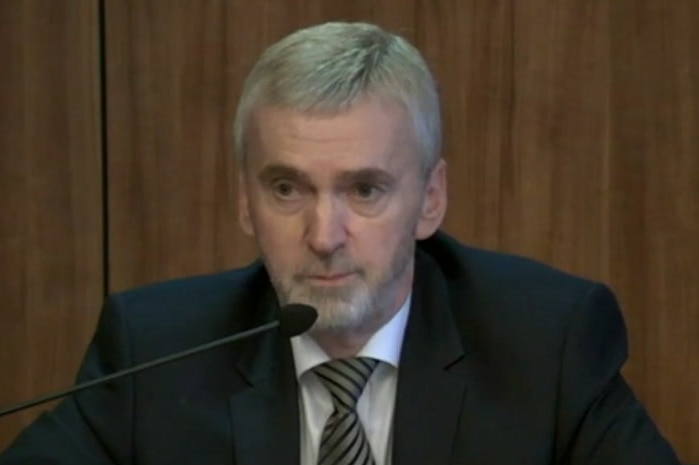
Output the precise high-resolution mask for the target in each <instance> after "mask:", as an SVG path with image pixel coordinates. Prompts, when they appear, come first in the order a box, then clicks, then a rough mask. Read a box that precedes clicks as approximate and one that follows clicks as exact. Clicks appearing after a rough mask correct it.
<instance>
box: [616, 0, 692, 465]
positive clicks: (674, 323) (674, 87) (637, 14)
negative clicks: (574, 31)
mask: <svg viewBox="0 0 699 465" xmlns="http://www.w3.org/2000/svg"><path fill="white" fill-rule="evenodd" d="M610 17H611V24H610V25H611V28H610V30H611V53H612V57H613V59H612V62H611V63H612V82H611V89H612V92H611V101H610V109H611V118H610V123H609V134H610V149H611V153H612V156H611V157H610V160H609V209H610V216H611V218H612V220H611V221H610V238H611V244H610V256H609V269H610V276H611V278H612V282H614V283H616V284H617V285H618V286H617V287H618V288H619V291H620V296H621V298H622V301H623V302H624V303H625V304H626V308H627V313H628V317H629V318H628V319H629V323H630V331H631V347H632V362H631V364H630V366H629V376H630V378H631V379H632V380H633V381H634V385H635V386H636V387H637V389H638V392H639V395H640V396H641V397H642V398H644V399H645V400H646V403H647V405H648V408H649V410H650V411H651V412H652V413H653V414H654V415H655V417H656V418H657V419H658V421H659V423H660V424H661V425H662V427H663V429H664V431H666V432H667V434H668V436H669V437H670V438H671V439H672V440H673V442H674V443H675V444H676V445H677V447H678V449H679V450H680V452H681V453H682V454H683V458H684V459H685V460H686V461H688V462H692V463H696V462H699V442H697V431H699V388H697V386H699V337H697V336H698V335H699V240H698V238H699V66H698V65H697V60H696V58H697V56H699V4H697V2H694V1H692V0H680V1H676V2H672V3H665V2H657V1H650V0H643V1H638V2H637V1H621V2H614V4H613V7H611V16H610Z"/></svg>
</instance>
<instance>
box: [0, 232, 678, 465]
mask: <svg viewBox="0 0 699 465" xmlns="http://www.w3.org/2000/svg"><path fill="white" fill-rule="evenodd" d="M412 302H413V303H412V309H411V313H410V318H409V322H408V326H407V329H406V335H405V340H404V346H403V351H402V357H401V364H400V371H399V382H398V390H397V398H396V409H395V418H394V443H393V450H394V452H393V458H394V464H395V465H404V464H425V465H447V464H469V465H471V464H479V465H504V464H508V465H509V464H517V465H544V464H571V465H572V464H587V465H593V464H596V465H622V464H624V465H642V464H648V465H650V464H653V465H671V464H677V463H678V462H677V458H676V457H675V455H674V453H673V451H672V449H671V447H670V446H669V445H668V443H667V442H666V441H665V440H664V439H663V437H662V436H661V435H660V434H659V432H658V431H657V430H656V427H655V426H654V424H653V422H652V421H651V420H650V419H649V418H648V416H647V414H646V412H645V411H644V409H643V407H642V406H641V405H640V404H639V402H638V401H637V400H636V398H635V397H634V395H633V393H632V392H631V390H630V389H629V387H628V386H627V384H626V383H625V382H624V380H623V379H622V377H621V376H620V374H619V370H620V368H621V366H622V364H623V363H624V361H625V359H626V357H627V341H626V333H625V327H624V323H623V320H622V316H621V314H620V311H619V309H618V306H617V303H616V301H615V299H614V297H613V295H612V293H611V292H610V291H609V290H608V289H607V288H606V287H604V286H603V285H600V284H597V283H592V282H589V281H586V280H583V279H580V278H576V277H573V276H570V275H567V274H565V273H562V272H559V271H555V270H553V269H551V268H549V267H547V266H545V265H542V264H539V263H535V262H533V261H530V260H527V259H523V258H518V257H514V256H507V255H502V254H496V253H492V252H486V251H481V250H477V249H473V248H468V247H465V246H462V245H460V244H458V243H457V242H456V241H455V240H453V239H452V238H450V237H448V236H446V235H445V234H442V233H438V234H437V235H435V236H434V237H432V238H430V239H429V240H426V241H422V242H420V243H419V249H418V252H417V254H416V275H415V285H414V290H413V299H412ZM276 311H277V304H276V299H275V297H274V294H273V292H272V289H271V287H270V284H269V281H268V277H267V275H266V273H265V270H264V268H263V267H262V266H261V265H260V264H259V263H255V264H253V265H251V266H249V267H246V268H244V269H240V270H236V271H231V272H227V273H221V274H215V275H211V276H203V277H194V278H187V279H181V280H175V281H170V282H165V283H160V284H155V285H151V286H147V287H144V288H141V289H137V290H132V291H128V292H124V293H120V294H116V295H113V296H111V297H110V298H109V299H107V302H106V304H105V307H104V309H103V312H102V314H101V318H100V322H99V325H98V329H97V331H96V334H95V337H94V341H93V342H92V344H91V345H90V347H89V350H88V352H87V355H86V358H85V360H84V364H83V365H82V368H81V370H80V373H79V380H80V381H83V380H87V379H91V378H94V377H97V376H101V375H104V374H106V373H109V372H112V371H114V370H119V369H123V368H125V367H128V366H131V365H134V364H137V363H142V362H145V361H148V360H151V359H154V358H156V357H160V356H163V355H167V354H170V353H173V352H176V351H179V350H183V349H186V348H189V347H192V346H195V345H198V344H202V343H205V342H207V341H211V340H213V339H216V338H219V337H223V336H225V335H229V334H231V333H234V332H237V331H241V330H244V329H247V328H250V327H253V326H255V325H259V324H262V323H264V322H266V321H269V320H270V319H272V318H273V317H274V313H275V312H276ZM298 461H299V412H298V400H297V384H296V379H295V375H294V369H293V359H292V354H291V349H290V344H289V342H288V340H283V339H281V337H280V336H278V335H277V334H276V333H274V332H272V333H267V334H266V335H264V336H260V337H256V338H254V339H251V340H248V341H247V342H245V343H240V344H237V345H230V346H227V347H224V348H221V349H216V350H214V351H212V352H208V353H205V354H203V355H200V356H197V357H194V358H189V359H184V360H182V361H179V362H175V363H173V364H170V365H166V366H162V367H159V368H156V369H153V370H151V371H149V372H147V373H143V374H139V375H136V376H134V377H132V378H128V379H125V380H123V381H121V382H117V383H113V384H111V385H109V386H107V387H101V388H94V389H91V390H87V391H83V392H82V393H81V394H79V395H76V396H74V397H73V398H71V399H69V400H67V401H65V402H63V403H62V404H61V405H60V406H59V407H58V408H57V409H55V410H54V411H53V412H51V413H48V414H45V415H43V416H42V417H40V419H39V420H38V421H37V422H36V423H35V424H33V425H32V426H31V427H29V428H28V429H27V430H26V431H25V432H24V433H23V434H21V435H20V437H19V438H18V439H17V440H16V441H15V443H14V444H13V446H11V447H10V449H9V450H8V451H7V452H6V453H5V454H4V455H3V456H2V458H0V464H2V465H11V464H12V465H16V464H32V465H37V464H39V465H41V464H61V465H63V464H65V465H76V464H134V465H135V464H139V465H156V464H167V465H177V464H202V465H204V464H206V465H223V464H226V465H230V464H238V465H292V464H294V465H295V464H297V463H298Z"/></svg>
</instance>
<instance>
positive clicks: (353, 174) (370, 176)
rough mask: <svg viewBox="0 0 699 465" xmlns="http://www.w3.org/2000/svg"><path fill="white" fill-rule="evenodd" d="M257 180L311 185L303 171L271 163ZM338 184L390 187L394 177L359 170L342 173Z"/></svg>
mask: <svg viewBox="0 0 699 465" xmlns="http://www.w3.org/2000/svg"><path fill="white" fill-rule="evenodd" d="M258 177H259V179H260V181H262V182H270V181H272V180H274V179H278V178H287V179H292V180H295V181H299V182H302V183H304V184H308V185H311V184H313V183H312V182H311V178H310V176H309V175H308V174H307V173H305V172H304V171H301V170H299V169H298V168H295V167H293V166H290V165H287V164H283V163H273V164H269V165H267V166H265V167H264V168H263V169H262V171H260V174H259V176H258ZM338 179H339V181H340V183H342V184H350V183H352V182H371V183H378V184H388V185H391V184H393V183H394V182H395V180H396V179H395V176H393V175H392V174H390V173H388V172H387V171H384V170H382V169H379V168H360V169H358V170H349V171H343V172H342V173H340V176H339V177H338Z"/></svg>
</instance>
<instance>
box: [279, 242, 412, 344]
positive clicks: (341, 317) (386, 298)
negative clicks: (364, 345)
mask: <svg viewBox="0 0 699 465" xmlns="http://www.w3.org/2000/svg"><path fill="white" fill-rule="evenodd" d="M399 250H400V252H399V253H398V255H397V256H396V257H395V258H394V260H393V263H392V264H391V267H390V268H389V270H388V273H386V274H385V275H383V276H381V278H382V279H380V280H378V281H377V282H375V283H372V282H371V280H370V279H368V278H367V275H366V272H365V271H364V270H361V269H357V267H350V266H342V267H339V266H335V267H323V269H324V270H327V269H331V270H353V271H355V273H356V274H355V276H353V278H352V279H353V280H354V282H351V283H350V284H348V285H345V286H328V287H325V286H314V285H311V284H309V283H308V282H307V281H306V280H305V279H304V276H308V275H311V274H314V273H313V272H307V271H306V270H304V272H302V273H297V274H295V275H294V277H293V278H292V279H291V282H290V283H283V282H280V281H278V280H273V285H274V287H275V289H276V291H277V295H278V296H279V300H280V303H281V304H282V305H286V304H288V303H303V304H307V305H310V306H312V307H314V308H316V309H317V310H318V319H317V320H316V322H315V324H314V325H313V328H312V329H311V331H312V332H327V333H349V332H357V331H359V330H361V329H362V328H364V327H366V326H368V325H371V323H372V322H373V321H377V320H380V319H381V318H382V317H383V315H385V314H386V312H390V311H392V310H394V309H393V308H392V306H393V305H396V303H395V293H396V290H397V288H398V287H399V286H400V284H401V278H403V277H404V276H405V274H406V273H407V272H408V269H409V267H410V266H411V265H412V259H413V254H414V250H415V247H414V242H412V240H411V241H410V242H408V241H404V242H403V243H402V244H401V247H400V249H399ZM345 264H346V262H345ZM317 268H318V267H315V269H314V270H313V271H316V270H317Z"/></svg>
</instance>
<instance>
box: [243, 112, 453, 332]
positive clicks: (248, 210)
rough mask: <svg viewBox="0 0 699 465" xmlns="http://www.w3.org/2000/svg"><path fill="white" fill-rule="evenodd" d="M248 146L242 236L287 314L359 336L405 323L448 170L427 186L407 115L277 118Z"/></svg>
mask: <svg viewBox="0 0 699 465" xmlns="http://www.w3.org/2000/svg"><path fill="white" fill-rule="evenodd" d="M247 140H248V144H247V152H246V165H245V167H244V169H243V173H242V175H241V192H240V194H241V195H240V220H241V225H242V227H243V229H244V230H245V231H246V232H247V233H248V234H250V235H252V236H254V237H255V239H256V241H257V244H258V246H259V248H260V251H261V253H262V257H263V259H264V261H265V265H266V267H267V270H268V272H269V274H270V277H271V280H272V283H273V285H274V287H275V289H276V291H277V294H278V296H279V299H280V303H281V304H282V305H284V304H287V303H292V302H293V303H306V304H309V305H312V306H313V307H315V308H316V309H317V310H318V321H317V322H316V325H315V327H314V330H315V331H339V332H348V331H350V332H351V331H359V330H361V329H362V328H363V327H365V326H366V325H370V324H371V322H372V321H373V320H380V319H381V315H382V314H387V313H389V312H392V311H395V310H396V309H397V308H398V307H399V306H400V305H401V304H402V302H403V300H404V299H405V298H406V297H407V294H408V293H409V291H410V288H411V285H412V273H413V254H414V247H415V239H416V238H422V237H426V236H428V235H430V234H432V233H433V232H434V230H435V229H436V228H437V227H438V223H439V222H440V221H441V215H438V216H439V218H438V219H437V221H436V222H435V218H434V212H433V211H432V210H434V209H435V205H436V204H439V199H440V198H442V197H444V192H443V190H444V186H443V185H444V173H443V171H444V169H443V165H442V164H440V165H438V168H437V169H435V171H433V173H432V175H431V176H429V177H427V178H426V177H425V176H424V174H423V171H422V168H421V159H420V154H419V152H418V151H417V149H416V147H417V145H416V144H415V142H414V137H413V133H412V131H411V126H410V120H409V118H408V116H407V112H405V110H404V109H403V107H402V106H400V105H398V104H395V103H393V102H391V101H387V100H379V99H364V100H362V101H360V102H359V103H357V104H355V105H354V106H353V107H352V108H351V109H350V110H348V111H346V112H344V113H341V114H339V115H336V116H331V117H319V116H309V115H304V114H301V113H297V112H294V111H291V110H285V109H279V108H269V107H266V108H262V109H258V110H257V111H256V112H255V113H254V115H253V118H252V119H251V125H250V129H249V131H248V134H247ZM435 199H437V201H435ZM442 203H444V201H443V200H442ZM438 209H439V207H438ZM442 209H443V206H442ZM430 214H432V216H430ZM426 218H427V219H426Z"/></svg>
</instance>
